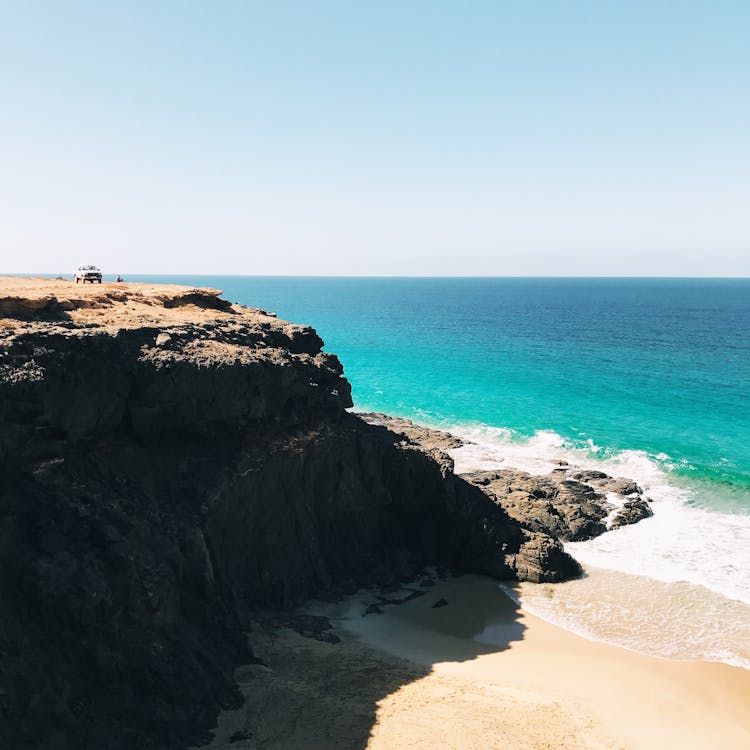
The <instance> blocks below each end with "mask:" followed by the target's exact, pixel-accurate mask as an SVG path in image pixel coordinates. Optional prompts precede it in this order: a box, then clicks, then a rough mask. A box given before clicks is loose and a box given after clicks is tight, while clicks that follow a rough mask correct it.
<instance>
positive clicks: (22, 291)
mask: <svg viewBox="0 0 750 750" xmlns="http://www.w3.org/2000/svg"><path fill="white" fill-rule="evenodd" d="M220 294H221V290H218V289H206V288H201V289H194V288H192V287H188V286H180V285H177V284H142V283H136V284H129V283H117V282H111V281H110V282H107V281H105V282H103V283H101V284H76V283H75V282H73V281H66V280H61V279H42V278H35V277H17V276H0V319H1V318H3V317H4V316H7V317H9V318H18V319H19V320H20V321H23V320H34V319H40V320H55V319H69V320H71V321H72V322H74V323H76V324H78V325H90V326H101V327H102V328H105V329H109V330H111V331H114V330H117V329H120V328H138V327H140V326H149V325H153V326H169V325H183V324H186V323H205V322H207V321H211V320H217V321H226V320H227V319H228V318H231V317H232V316H233V315H234V314H235V313H236V312H238V311H241V312H242V314H243V315H244V316H245V317H249V316H251V315H253V314H255V315H257V316H258V317H259V319H265V318H266V313H265V311H261V310H254V309H252V308H243V307H241V306H239V305H229V303H227V302H217V301H216V300H217V298H218V297H219V295H220ZM215 305H218V306H220V307H224V308H225V309H216V307H215ZM271 317H275V316H273V315H272V314H271ZM21 325H22V323H19V322H14V326H15V327H20V326H21Z"/></svg>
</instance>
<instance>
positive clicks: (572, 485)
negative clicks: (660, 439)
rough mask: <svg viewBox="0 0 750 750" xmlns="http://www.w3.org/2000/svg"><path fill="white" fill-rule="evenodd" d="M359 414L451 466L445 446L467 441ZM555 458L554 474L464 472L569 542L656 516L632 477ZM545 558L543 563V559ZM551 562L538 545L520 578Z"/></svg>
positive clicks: (509, 507)
mask: <svg viewBox="0 0 750 750" xmlns="http://www.w3.org/2000/svg"><path fill="white" fill-rule="evenodd" d="M360 416H361V417H362V418H363V419H365V420H366V421H367V422H369V423H370V424H376V425H380V426H383V427H387V428H388V429H390V430H392V431H393V432H394V433H396V434H398V435H399V436H400V437H401V440H402V444H404V445H411V446H417V447H419V448H421V449H422V450H424V451H427V452H430V453H431V455H433V456H435V457H436V458H438V459H439V460H441V461H442V462H444V463H445V464H447V465H449V466H450V467H451V468H453V460H452V458H451V457H450V455H449V454H448V453H447V451H449V450H453V449H455V448H460V447H461V446H462V445H464V442H463V441H462V440H461V439H460V438H457V437H455V436H453V435H449V434H447V433H444V432H441V431H439V430H434V429H430V428H426V427H422V426H420V425H416V424H414V423H413V422H411V421H409V420H408V419H401V418H396V417H390V416H388V415H386V414H362V415H360ZM557 463H558V467H557V468H556V469H554V470H553V471H552V472H551V473H550V474H546V475H541V476H540V475H534V474H527V473H526V472H524V471H519V470H517V469H500V470H496V471H476V472H469V473H466V474H462V475H461V477H462V478H463V479H465V480H466V481H468V482H470V483H471V484H473V485H475V486H476V487H479V488H480V489H481V490H482V491H483V492H485V493H486V494H487V495H488V497H490V498H491V499H492V500H493V501H494V502H495V503H497V504H498V505H499V506H500V507H502V508H503V510H505V511H506V512H507V513H508V515H510V516H511V517H512V518H514V519H516V520H517V521H518V522H519V523H521V524H522V525H523V526H524V527H525V528H527V529H529V530H532V531H535V532H538V533H541V534H546V535H549V536H552V537H554V538H555V539H560V540H562V541H566V542H567V541H570V542H579V541H585V540H587V539H592V538H593V537H596V536H599V535H600V534H603V533H604V532H605V531H610V530H614V529H618V528H620V527H621V526H626V525H628V524H632V523H637V522H638V521H641V520H643V519H644V518H649V517H650V516H652V515H653V511H652V510H651V508H650V506H649V504H648V503H649V502H650V500H649V499H648V498H644V497H643V490H642V489H641V488H640V487H639V486H638V485H637V484H636V483H635V482H634V481H633V480H632V479H625V478H623V477H611V476H609V474H605V473H604V472H603V471H593V470H583V469H580V468H577V467H574V466H570V465H569V464H568V463H567V462H566V461H558V462H557ZM608 496H609V498H608ZM613 496H614V498H613ZM611 499H614V500H616V501H617V502H612V501H611ZM531 550H534V545H533V544H532V545H530V546H529V547H528V548H527V553H528V552H529V551H531ZM550 552H551V553H552V550H551V549H550ZM552 554H554V553H552ZM519 559H523V556H522V557H521V558H519ZM542 559H544V560H545V562H544V563H541V562H540V561H541V560H542ZM549 563H550V560H549V558H548V557H547V552H546V551H545V552H544V553H541V552H540V551H538V550H535V551H534V553H533V554H532V555H531V558H530V559H529V560H528V561H527V562H521V563H517V564H519V565H521V566H522V567H523V569H524V571H525V572H523V573H519V577H520V578H522V579H523V578H527V579H528V580H537V578H536V577H534V573H533V572H531V571H534V570H535V569H536V567H537V566H539V565H540V564H541V567H542V568H544V567H545V565H547V564H549ZM553 567H554V565H553Z"/></svg>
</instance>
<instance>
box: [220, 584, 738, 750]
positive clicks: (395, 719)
mask: <svg viewBox="0 0 750 750" xmlns="http://www.w3.org/2000/svg"><path fill="white" fill-rule="evenodd" d="M440 598H444V599H445V600H447V601H448V605H447V606H444V607H441V608H437V609H436V608H433V604H434V603H435V602H436V601H437V600H439V599H440ZM372 601H373V597H372V596H369V597H368V596H367V595H359V596H357V597H354V598H352V599H350V600H348V601H347V602H344V603H343V604H341V605H336V606H331V605H327V606H323V605H320V606H319V607H317V608H313V611H317V612H321V613H325V614H327V615H328V616H329V617H331V619H332V621H333V622H334V624H335V626H336V632H337V633H338V634H339V635H340V636H341V637H342V642H341V643H339V644H336V645H331V644H328V643H321V642H318V641H315V640H311V639H306V638H303V637H301V636H299V635H297V634H296V633H294V632H292V631H290V630H286V629H282V630H277V631H273V630H268V631H265V630H264V629H263V628H262V627H261V626H257V627H256V628H255V630H254V632H253V635H252V636H251V641H252V644H253V648H254V650H255V653H256V654H258V655H259V656H260V657H261V658H262V659H263V661H264V662H265V665H254V666H247V667H243V668H242V669H240V670H239V671H238V678H239V680H240V682H241V684H242V685H243V687H244V688H245V690H246V694H247V696H248V700H247V703H246V705H245V706H244V707H243V708H241V709H239V710H238V711H233V712H227V713H225V714H223V715H222V716H221V717H220V725H219V730H218V732H217V736H216V741H215V742H214V743H213V744H212V746H211V747H212V748H214V750H216V749H217V748H220V749H221V750H229V749H230V748H234V749H238V748H241V749H242V750H250V749H252V750H261V749H263V750H271V749H274V750H277V749H280V748H290V749H291V748H298V749H300V750H311V749H315V750H318V749H323V748H368V749H370V750H385V749H386V748H388V749H391V748H419V749H424V750H428V749H429V750H435V749H437V748H441V749H442V748H456V749H458V748H477V749H479V748H504V750H538V749H541V748H556V749H557V748H560V749H563V750H599V749H602V748H606V749H608V750H615V749H617V750H619V749H627V750H640V749H645V748H648V749H649V750H651V749H653V750H656V749H657V748H658V749H660V750H661V749H662V748H680V749H681V750H714V749H715V750H747V748H750V671H747V670H742V669H738V668H733V667H728V666H726V665H723V664H710V663H704V662H675V661H666V660H662V659H656V658H652V657H647V656H641V655H639V654H635V653H633V652H630V651H626V650H624V649H620V648H617V647H614V646H608V645H605V644H601V643H593V642H590V641H587V640H584V639H582V638H579V637H578V636H576V635H574V634H572V633H569V632H566V631H564V630H561V629H558V628H556V627H554V626H552V625H549V624H548V623H546V622H543V621H541V620H538V619H537V618H535V617H533V616H531V615H529V614H527V613H525V612H523V611H519V610H518V609H517V607H516V605H515V604H514V603H513V602H511V601H510V600H509V599H507V598H506V597H505V596H504V595H502V594H501V593H500V592H499V591H498V589H497V585H496V583H495V582H494V581H491V580H489V579H485V578H481V577H476V576H464V577H461V578H457V579H453V580H448V581H445V582H441V583H439V584H438V586H437V587H436V588H432V589H428V590H427V594H426V595H424V596H421V597H420V598H417V599H413V600H412V601H409V602H407V603H404V604H401V605H398V606H389V607H386V608H384V610H383V613H382V614H372V615H367V616H366V617H363V616H362V613H363V611H364V609H365V608H366V606H367V604H368V603H370V602H372ZM230 738H232V739H233V741H231V742H230Z"/></svg>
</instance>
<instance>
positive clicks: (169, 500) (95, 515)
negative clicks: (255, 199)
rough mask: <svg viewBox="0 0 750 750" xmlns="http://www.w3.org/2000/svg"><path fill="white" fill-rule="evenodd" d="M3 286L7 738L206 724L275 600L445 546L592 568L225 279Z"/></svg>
mask: <svg viewBox="0 0 750 750" xmlns="http://www.w3.org/2000/svg"><path fill="white" fill-rule="evenodd" d="M0 289H2V291H0V316H2V319H1V320H0V426H1V428H2V429H1V431H0V472H1V474H2V483H1V484H0V745H2V746H3V747H13V748H24V747H29V748H31V747H34V748H37V747H39V748H50V749H52V748H59V749H60V750H64V749H65V748H89V747H90V748H97V749H101V750H105V749H108V748H111V749H112V750H115V749H119V748H122V749H123V750H124V749H125V748H134V747H139V748H181V747H185V746H186V745H188V744H189V743H193V742H197V741H200V740H202V739H205V738H206V737H207V736H208V734H207V733H208V731H209V730H210V728H211V727H212V726H213V725H214V722H215V718H216V714H217V712H218V711H219V709H220V708H227V707H231V706H234V705H236V704H237V703H238V702H239V701H240V700H241V696H240V693H239V692H238V690H237V688H236V685H235V684H234V682H233V679H232V672H233V668H234V667H236V666H237V665H238V664H239V663H241V662H242V661H248V660H252V658H253V655H252V654H251V653H250V652H249V650H248V648H247V645H246V643H247V642H246V639H245V637H244V635H243V633H244V631H245V630H246V629H247V628H248V623H249V621H250V616H251V615H252V613H253V612H254V611H255V610H257V609H259V608H262V607H266V606H288V605H291V604H295V603H298V602H301V601H304V600H305V599H306V598H309V597H310V596H313V595H315V596H318V597H332V596H338V595H340V594H342V593H346V592H349V591H354V590H355V589H357V588H358V587H360V586H363V585H372V584H389V583H394V582H396V581H398V580H404V579H407V578H410V577H413V576H415V575H416V574H417V573H418V572H419V570H420V569H422V568H423V567H424V566H425V565H432V564H439V565H442V566H445V567H449V568H451V569H453V570H457V571H473V572H480V573H485V574H488V575H492V576H495V577H496V578H506V579H528V580H534V581H557V580H564V579H566V578H569V577H571V576H574V575H576V574H578V573H579V570H580V569H579V567H578V565H577V564H576V563H575V561H574V560H572V558H570V557H569V556H568V555H567V554H566V553H565V552H564V551H563V549H562V546H561V544H560V543H559V542H558V541H557V540H556V539H554V538H553V537H552V536H550V535H549V534H547V533H545V532H544V531H542V530H539V529H533V528H531V527H530V526H529V525H528V524H524V523H522V522H520V521H519V520H517V519H515V518H513V517H511V515H510V514H509V513H508V512H507V511H506V510H505V509H504V508H503V506H502V505H501V504H499V503H497V502H495V501H494V500H493V498H491V497H490V496H489V495H488V494H487V493H486V492H484V491H483V489H482V488H480V487H478V486H476V485H474V484H472V483H470V482H467V481H465V480H464V479H462V478H460V477H457V476H455V475H454V474H453V472H452V470H451V468H452V464H451V461H450V459H449V458H448V457H447V455H446V454H445V453H444V452H443V451H442V450H441V449H439V448H432V449H429V450H425V449H424V448H423V447H422V446H420V445H419V442H418V441H413V440H409V439H405V437H404V435H403V434H400V433H399V432H396V431H393V430H391V429H389V428H388V427H387V426H383V425H378V424H371V423H368V422H366V421H364V420H362V419H360V418H358V417H357V416H355V415H352V414H350V413H348V412H347V409H348V407H350V406H351V397H350V387H349V384H348V382H347V381H346V380H345V379H344V378H343V373H342V367H341V365H340V363H339V361H338V360H337V358H336V357H335V356H333V355H332V354H328V353H325V352H322V351H321V348H322V344H323V342H322V341H321V340H320V338H319V337H318V336H317V334H316V333H315V332H314V331H313V330H312V329H310V328H307V327H303V326H297V325H292V324H290V323H286V322H284V321H280V320H278V319H276V317H275V316H273V315H272V314H269V313H266V312H264V311H262V310H253V309H249V308H244V307H240V306H238V305H232V304H230V303H229V302H226V301H223V300H222V299H221V298H220V296H219V292H217V291H216V290H206V289H187V288H182V287H164V286H158V287H157V286H147V285H114V284H103V285H101V286H99V285H96V286H94V287H84V288H78V287H76V286H75V285H73V284H69V283H66V282H41V281H33V280H18V279H11V280H8V279H5V280H3V283H2V284H1V285H0Z"/></svg>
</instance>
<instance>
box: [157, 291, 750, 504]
mask: <svg viewBox="0 0 750 750" xmlns="http://www.w3.org/2000/svg"><path fill="white" fill-rule="evenodd" d="M154 280H157V279H156V278H155V279H154ZM159 280H161V279H159ZM177 280H181V281H183V282H187V283H191V284H212V285H216V286H218V287H219V288H222V289H224V290H225V296H226V297H228V298H230V299H233V300H237V301H239V302H242V303H244V304H248V305H256V306H260V307H267V308H269V309H271V310H274V311H276V312H277V313H278V314H279V316H281V317H284V318H287V319H290V320H293V321H295V322H304V323H309V324H311V325H313V326H315V328H317V330H318V332H319V333H320V334H321V336H322V337H323V338H324V340H325V342H326V348H327V349H328V350H329V351H332V352H335V353H336V354H338V355H339V357H340V358H341V360H342V362H343V363H344V367H345V372H346V375H347V377H348V378H349V380H350V381H351V383H352V386H353V391H354V399H355V404H356V406H357V408H361V409H376V410H382V411H386V412H389V413H393V414H398V415H402V416H407V417H413V418H416V419H419V420H421V421H425V422H430V423H436V424H442V425H455V424H471V423H481V424H485V425H490V426H495V427H504V428H507V429H509V430H512V431H513V432H514V433H515V434H516V435H517V436H518V437H519V438H523V436H527V437H528V436H532V435H534V434H535V433H536V432H537V431H538V430H551V431H553V432H555V433H557V434H558V435H560V436H562V437H563V438H565V439H566V440H567V441H570V442H572V443H573V444H576V445H580V446H582V447H585V446H587V445H591V444H593V445H594V446H597V447H600V449H601V450H603V451H605V452H606V451H622V450H642V451H646V452H647V453H648V454H649V455H651V456H653V457H654V458H655V460H657V461H661V462H663V463H664V464H665V465H667V467H668V468H669V469H670V470H672V471H673V473H674V474H675V475H676V476H678V477H684V478H686V479H687V480H689V481H690V482H691V483H697V484H700V485H701V488H702V489H701V492H699V493H697V494H696V502H703V503H706V504H708V505H710V506H714V507H722V508H724V509H727V510H733V511H734V512H743V511H750V338H749V336H748V334H749V333H750V280H747V279H739V280H729V279H726V280H724V279H709V280H703V279H543V278H542V279H540V278H528V279H498V278H493V279H474V278H457V279H443V278H425V279H413V278H408V279H407V278H395V279H394V278H357V279H351V278H279V277H275V278H263V277H182V278H180V279H178V278H176V277H175V281H177ZM589 441H591V442H590V443H589Z"/></svg>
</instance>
